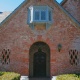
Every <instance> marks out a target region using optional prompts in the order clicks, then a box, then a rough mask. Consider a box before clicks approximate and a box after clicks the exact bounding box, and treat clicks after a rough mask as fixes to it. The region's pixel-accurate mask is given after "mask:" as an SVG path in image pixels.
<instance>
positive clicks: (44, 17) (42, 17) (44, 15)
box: [41, 11, 46, 20]
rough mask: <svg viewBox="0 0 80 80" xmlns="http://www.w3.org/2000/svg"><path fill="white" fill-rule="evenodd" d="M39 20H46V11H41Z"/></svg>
mask: <svg viewBox="0 0 80 80" xmlns="http://www.w3.org/2000/svg"><path fill="white" fill-rule="evenodd" d="M41 20H46V11H41Z"/></svg>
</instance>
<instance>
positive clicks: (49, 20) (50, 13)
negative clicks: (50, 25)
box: [49, 11, 51, 21]
mask: <svg viewBox="0 0 80 80" xmlns="http://www.w3.org/2000/svg"><path fill="white" fill-rule="evenodd" d="M49 21H51V11H49Z"/></svg>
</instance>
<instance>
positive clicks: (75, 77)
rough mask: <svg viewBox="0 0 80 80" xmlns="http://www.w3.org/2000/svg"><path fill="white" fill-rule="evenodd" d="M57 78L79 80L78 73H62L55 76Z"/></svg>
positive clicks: (58, 79)
mask: <svg viewBox="0 0 80 80" xmlns="http://www.w3.org/2000/svg"><path fill="white" fill-rule="evenodd" d="M57 80H80V74H64V75H59V76H57Z"/></svg>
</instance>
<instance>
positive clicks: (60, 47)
mask: <svg viewBox="0 0 80 80" xmlns="http://www.w3.org/2000/svg"><path fill="white" fill-rule="evenodd" d="M61 49H62V45H61V44H58V51H59V52H60V51H61Z"/></svg>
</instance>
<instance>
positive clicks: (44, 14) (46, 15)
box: [28, 6, 53, 29]
mask: <svg viewBox="0 0 80 80" xmlns="http://www.w3.org/2000/svg"><path fill="white" fill-rule="evenodd" d="M52 10H53V9H52V8H51V7H49V6H30V7H29V10H28V12H29V13H28V24H29V25H30V27H31V28H32V29H33V28H34V26H35V24H38V25H40V24H45V25H46V29H48V27H49V26H50V25H51V24H52V21H53V19H52V18H53V17H52Z"/></svg>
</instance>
